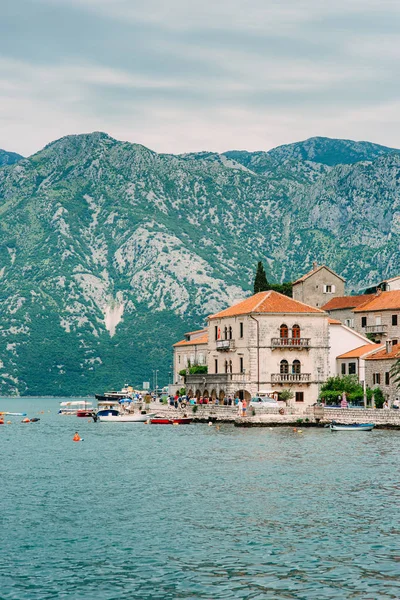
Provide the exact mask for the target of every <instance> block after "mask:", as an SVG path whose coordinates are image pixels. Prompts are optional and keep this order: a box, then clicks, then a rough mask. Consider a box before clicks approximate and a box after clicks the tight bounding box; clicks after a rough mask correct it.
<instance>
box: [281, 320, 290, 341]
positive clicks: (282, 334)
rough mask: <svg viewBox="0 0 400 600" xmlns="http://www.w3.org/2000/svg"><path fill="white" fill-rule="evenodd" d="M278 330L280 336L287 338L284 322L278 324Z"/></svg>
mask: <svg viewBox="0 0 400 600" xmlns="http://www.w3.org/2000/svg"><path fill="white" fill-rule="evenodd" d="M279 331H280V336H281V338H286V339H287V338H288V337H289V330H288V326H287V325H285V324H284V323H283V324H282V325H281V326H280V328H279Z"/></svg>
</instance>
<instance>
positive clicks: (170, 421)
mask: <svg viewBox="0 0 400 600" xmlns="http://www.w3.org/2000/svg"><path fill="white" fill-rule="evenodd" d="M191 422H192V419H191V418H189V417H177V418H168V417H155V418H153V419H150V424H151V425H190V423H191Z"/></svg>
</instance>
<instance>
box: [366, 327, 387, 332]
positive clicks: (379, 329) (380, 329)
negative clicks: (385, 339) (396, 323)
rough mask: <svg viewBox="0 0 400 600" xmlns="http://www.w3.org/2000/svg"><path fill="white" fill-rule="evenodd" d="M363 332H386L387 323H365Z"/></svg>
mask: <svg viewBox="0 0 400 600" xmlns="http://www.w3.org/2000/svg"><path fill="white" fill-rule="evenodd" d="M365 333H387V325H367V326H366V327H365Z"/></svg>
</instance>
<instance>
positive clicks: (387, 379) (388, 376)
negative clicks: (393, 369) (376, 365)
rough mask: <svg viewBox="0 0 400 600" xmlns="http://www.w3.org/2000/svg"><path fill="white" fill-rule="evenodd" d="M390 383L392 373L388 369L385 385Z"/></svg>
mask: <svg viewBox="0 0 400 600" xmlns="http://www.w3.org/2000/svg"><path fill="white" fill-rule="evenodd" d="M389 384H390V373H389V371H386V373H385V385H389Z"/></svg>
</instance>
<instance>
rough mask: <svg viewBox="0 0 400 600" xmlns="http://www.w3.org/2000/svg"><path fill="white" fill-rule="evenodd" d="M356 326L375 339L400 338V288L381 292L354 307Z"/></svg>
mask: <svg viewBox="0 0 400 600" xmlns="http://www.w3.org/2000/svg"><path fill="white" fill-rule="evenodd" d="M353 313H354V328H355V329H356V330H357V331H359V332H360V333H363V334H365V335H367V334H369V335H370V337H373V339H374V341H378V342H380V341H383V340H388V339H389V340H390V339H392V340H393V339H394V340H398V339H399V338H400V290H394V291H391V292H381V291H380V290H378V292H377V293H376V294H374V295H373V297H372V298H371V299H370V300H369V301H368V302H365V303H363V304H361V305H360V306H358V307H356V308H354V309H353Z"/></svg>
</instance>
